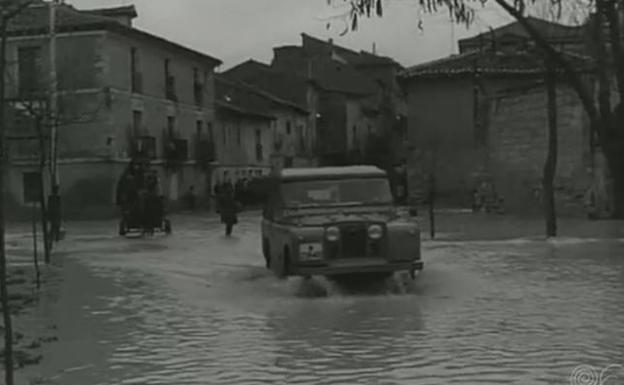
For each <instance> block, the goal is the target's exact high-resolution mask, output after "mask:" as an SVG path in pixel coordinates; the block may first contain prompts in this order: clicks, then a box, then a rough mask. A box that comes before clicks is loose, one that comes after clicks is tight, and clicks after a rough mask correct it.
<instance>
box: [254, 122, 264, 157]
mask: <svg viewBox="0 0 624 385" xmlns="http://www.w3.org/2000/svg"><path fill="white" fill-rule="evenodd" d="M262 150H263V149H262V131H261V130H260V129H256V160H257V161H258V162H261V161H262V160H263V159H264V154H263V151H262Z"/></svg>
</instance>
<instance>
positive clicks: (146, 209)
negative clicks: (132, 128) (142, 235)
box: [116, 159, 164, 232]
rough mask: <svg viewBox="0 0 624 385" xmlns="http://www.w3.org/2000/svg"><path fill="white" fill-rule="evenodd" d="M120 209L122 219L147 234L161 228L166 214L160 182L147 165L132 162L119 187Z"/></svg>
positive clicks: (122, 176)
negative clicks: (140, 228)
mask: <svg viewBox="0 0 624 385" xmlns="http://www.w3.org/2000/svg"><path fill="white" fill-rule="evenodd" d="M116 195H117V199H116V201H117V202H116V203H117V206H119V207H120V208H121V212H122V218H123V219H122V220H123V221H124V223H125V224H128V222H131V224H133V225H137V226H140V227H142V228H143V229H144V231H146V232H153V231H154V229H155V228H157V227H160V225H161V220H162V218H163V214H164V207H163V199H162V191H161V186H160V180H159V178H158V174H157V173H156V171H155V170H153V169H151V168H150V165H149V163H148V162H142V161H140V160H136V159H133V160H132V161H131V162H130V164H129V165H128V167H126V169H125V170H124V172H123V174H122V175H121V178H120V180H119V183H118V184H117V194H116Z"/></svg>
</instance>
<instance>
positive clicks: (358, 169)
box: [277, 166, 386, 181]
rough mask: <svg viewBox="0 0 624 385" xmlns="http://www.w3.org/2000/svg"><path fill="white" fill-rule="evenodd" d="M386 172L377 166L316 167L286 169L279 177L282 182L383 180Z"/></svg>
mask: <svg viewBox="0 0 624 385" xmlns="http://www.w3.org/2000/svg"><path fill="white" fill-rule="evenodd" d="M385 176H386V172H385V171H384V170H382V169H380V168H378V167H375V166H344V167H314V168H285V169H282V170H281V171H280V172H279V173H278V175H277V177H278V178H279V179H281V180H284V181H288V180H312V179H342V178H349V177H358V178H383V177H385Z"/></svg>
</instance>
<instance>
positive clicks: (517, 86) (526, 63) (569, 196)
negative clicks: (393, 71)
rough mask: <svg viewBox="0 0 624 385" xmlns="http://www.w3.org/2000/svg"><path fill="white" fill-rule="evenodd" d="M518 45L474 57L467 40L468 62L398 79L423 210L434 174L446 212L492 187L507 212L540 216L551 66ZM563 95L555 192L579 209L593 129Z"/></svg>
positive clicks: (414, 190)
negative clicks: (447, 207)
mask: <svg viewBox="0 0 624 385" xmlns="http://www.w3.org/2000/svg"><path fill="white" fill-rule="evenodd" d="M549 25H550V24H549ZM552 28H553V29H554V30H556V31H557V30H558V29H557V28H554V27H552ZM502 29H503V30H504V31H507V32H509V31H510V30H514V29H513V28H510V27H509V26H508V27H503V28H502ZM563 30H565V31H568V29H567V28H563ZM496 34H497V31H494V35H496ZM502 36H503V37H504V38H508V37H509V36H510V35H509V34H508V33H504V34H502ZM512 40H514V41H515V45H501V44H498V43H499V42H497V44H486V45H482V46H481V48H479V49H472V50H469V48H472V47H473V46H471V45H470V44H473V42H474V41H475V40H474V39H472V40H468V41H461V42H460V46H461V45H462V44H463V48H462V49H463V50H465V51H464V52H463V53H460V54H459V55H453V56H450V57H447V58H444V59H441V60H436V61H432V62H429V63H424V64H421V65H417V66H413V67H411V68H408V69H406V70H405V71H404V72H403V73H401V75H400V79H401V82H402V84H403V86H404V88H405V90H406V93H407V103H408V141H409V146H410V152H409V155H408V158H409V160H408V174H409V181H408V189H409V195H410V199H411V200H412V201H413V202H415V203H416V202H422V201H424V199H425V198H426V191H427V189H428V187H429V186H428V183H427V180H428V175H429V174H430V173H433V174H435V176H436V186H435V188H436V191H437V194H438V198H437V200H438V202H442V203H443V204H449V205H460V206H464V207H470V205H471V201H472V199H473V192H474V190H477V191H478V190H479V188H480V186H482V185H483V183H486V184H488V185H490V186H493V188H494V189H495V190H496V198H501V199H504V201H505V206H506V207H507V208H509V209H513V208H514V207H515V208H516V209H522V210H525V209H527V208H540V207H541V205H540V204H539V199H540V197H541V196H540V192H539V190H540V186H541V170H542V167H543V162H544V159H545V156H546V134H545V133H546V130H547V120H546V102H545V88H544V84H543V80H544V76H545V65H544V61H543V56H542V55H541V54H540V52H539V51H538V50H537V49H536V48H534V47H533V46H532V45H531V44H530V43H529V42H528V41H527V40H526V39H520V40H517V39H512ZM563 54H564V56H566V59H567V60H568V61H569V62H570V63H571V64H572V65H573V66H574V67H575V68H577V70H579V71H586V72H587V73H589V72H590V71H591V62H590V61H589V59H588V58H587V57H585V56H582V55H580V54H577V53H573V52H571V51H566V52H564V53H563ZM558 90H559V91H558V92H559V94H560V97H559V101H558V103H559V115H560V118H559V132H560V146H561V149H560V162H559V166H558V178H559V179H558V183H559V185H558V186H559V187H560V190H559V191H560V193H561V194H563V195H566V197H565V199H560V201H568V202H570V201H574V202H576V204H577V206H578V204H579V203H581V204H582V200H583V195H584V192H586V191H587V189H588V188H589V186H590V184H591V171H589V170H590V167H591V164H592V162H593V160H592V151H593V150H592V148H591V146H590V144H589V143H590V142H591V140H590V139H589V123H588V121H587V119H586V117H585V115H584V112H583V108H582V106H581V104H580V101H579V100H578V98H577V97H576V95H575V94H574V92H573V91H572V90H571V89H570V88H568V87H567V86H566V85H565V84H564V82H563V81H561V82H560V84H559V86H558Z"/></svg>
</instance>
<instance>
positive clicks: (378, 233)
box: [368, 225, 383, 240]
mask: <svg viewBox="0 0 624 385" xmlns="http://www.w3.org/2000/svg"><path fill="white" fill-rule="evenodd" d="M368 237H369V238H370V239H374V240H377V239H381V237H383V228H382V227H381V226H379V225H372V226H370V227H369V228H368Z"/></svg>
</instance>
